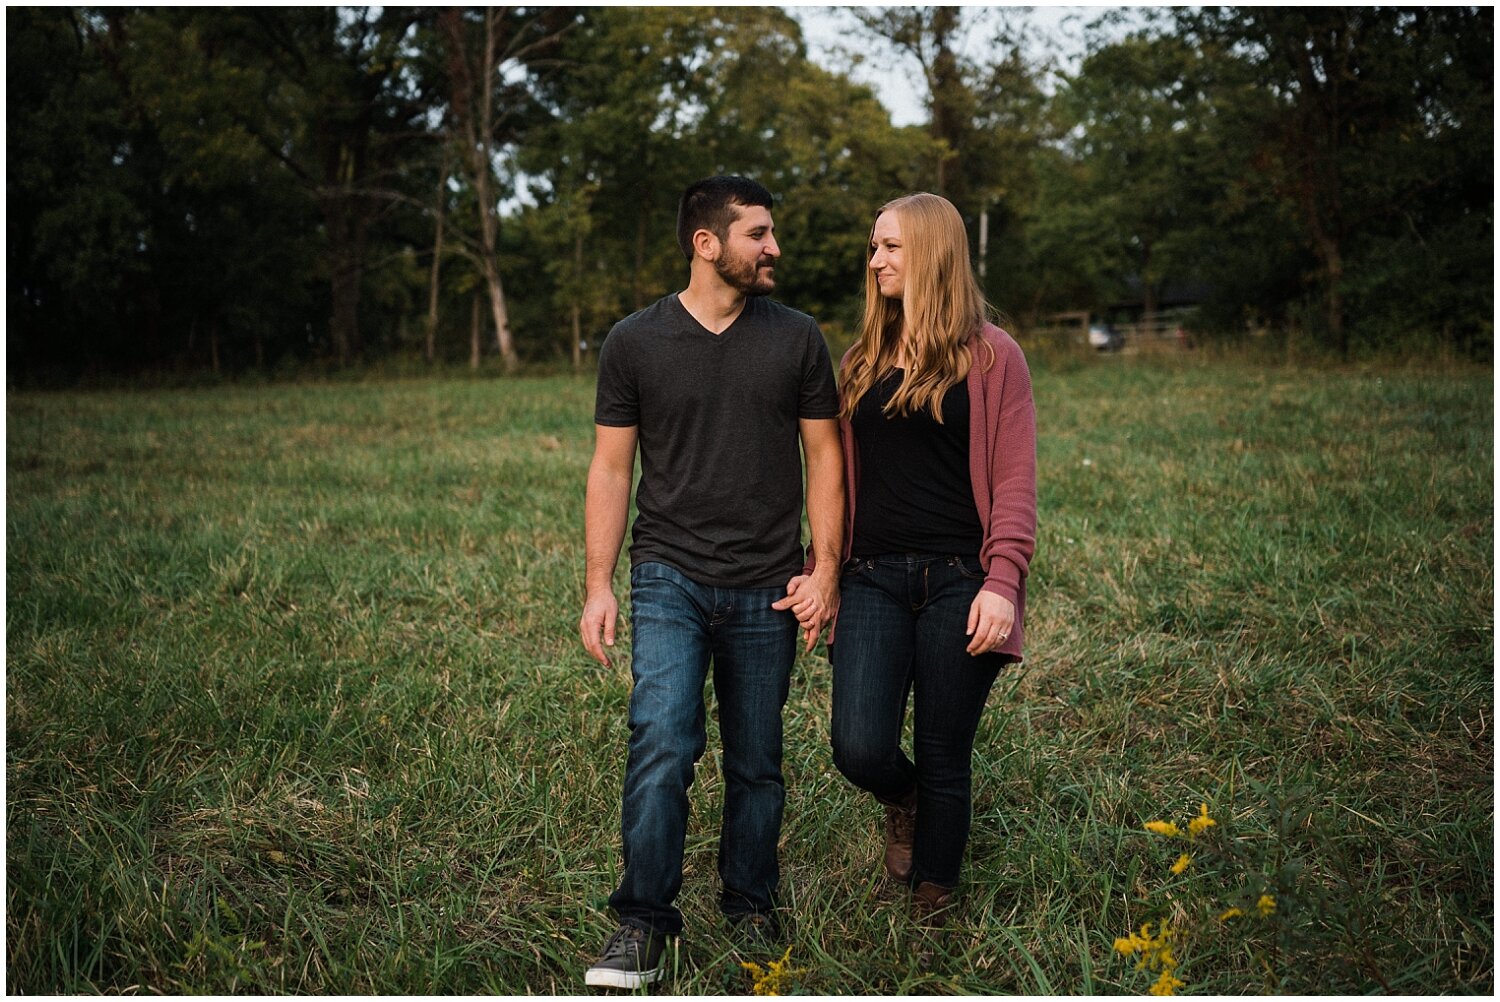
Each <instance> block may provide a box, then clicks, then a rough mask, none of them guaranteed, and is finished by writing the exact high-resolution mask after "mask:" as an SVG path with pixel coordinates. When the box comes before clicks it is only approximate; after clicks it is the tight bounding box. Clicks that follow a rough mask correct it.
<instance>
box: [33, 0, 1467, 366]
mask: <svg viewBox="0 0 1500 1002" xmlns="http://www.w3.org/2000/svg"><path fill="white" fill-rule="evenodd" d="M838 16H840V17H842V18H843V20H844V24H845V26H846V28H847V34H846V49H847V51H846V52H845V53H844V56H843V57H842V61H843V63H844V65H843V67H842V69H841V68H838V67H832V68H831V67H829V66H827V65H820V64H819V63H817V62H814V61H813V60H812V59H810V58H809V55H808V47H807V44H806V42H805V40H804V38H803V34H802V30H801V28H800V26H799V24H798V22H797V21H796V20H795V19H794V18H793V17H792V16H791V15H790V14H789V13H788V12H786V11H785V10H781V9H778V8H748V7H739V8H684V7H674V8H634V9H627V8H617V7H611V8H552V7H505V8H468V7H450V8H427V7H381V8H358V7H345V8H326V7H319V8H311V7H240V8H215V9H206V8H97V9H95V8H61V7H54V8H9V9H8V10H7V12H6V50H7V64H6V76H7V87H8V90H7V134H6V140H7V223H6V264H7V276H8V284H7V335H6V341H7V368H8V372H9V379H10V380H11V381H12V382H15V381H17V380H18V379H20V380H24V379H28V378H36V379H45V378H58V377H61V378H72V377H76V376H78V375H81V374H88V373H101V372H109V373H127V374H128V373H134V372H142V371H152V370H163V369H165V370H184V369H188V370H191V369H202V368H208V369H212V370H214V371H222V372H236V371H244V370H249V369H265V370H273V371H274V370H277V369H280V368H285V367H300V366H305V365H308V364H317V365H327V366H348V365H353V364H357V363H359V362H360V361H362V360H372V359H377V358H382V357H387V356H392V355H409V356H412V357H418V358H425V359H426V360H428V361H433V362H435V361H450V362H451V361H464V360H467V361H468V362H469V363H470V364H472V365H475V366H476V367H477V366H479V365H480V364H481V362H482V360H483V359H485V358H486V357H494V358H498V359H499V362H500V364H501V365H502V366H503V367H504V368H505V369H506V370H514V369H515V368H517V367H518V366H520V365H522V364H523V363H525V362H548V361H553V360H571V361H572V362H573V363H574V364H580V363H581V362H582V361H583V360H584V352H585V351H586V350H587V348H588V347H591V346H595V345H597V343H598V341H599V340H600V339H601V338H602V336H603V334H604V333H605V332H606V331H607V330H608V328H609V326H610V324H612V323H613V322H614V320H616V319H618V318H620V317H622V316H624V315H626V314H628V313H630V312H632V311H633V310H635V309H638V308H640V307H642V306H644V305H645V304H647V303H649V302H650V301H652V300H653V299H655V298H656V297H658V296H660V295H661V294H663V293H664V292H667V291H669V290H671V289H673V288H676V287H677V286H679V285H680V284H681V283H682V281H683V274H684V266H683V262H682V260H681V257H680V254H679V252H678V250H677V248H676V245H675V241H674V239H673V235H672V220H673V217H674V213H675V204H676V199H677V197H678V194H679V193H680V191H681V190H682V188H683V187H684V186H685V185H686V184H688V183H689V182H691V181H692V180H694V179H696V178H698V177H702V176H705V175H708V174H712V173H720V172H733V173H742V174H747V175H750V176H753V177H755V178H757V179H758V180H760V181H762V182H763V183H764V184H766V185H767V186H768V187H769V188H770V189H771V190H772V191H774V192H776V193H777V196H778V204H777V207H776V222H777V227H778V232H779V233H780V234H781V235H782V236H783V238H784V243H785V252H786V253H785V257H784V260H783V267H782V268H781V269H780V275H779V289H778V298H781V299H783V300H785V301H786V302H788V303H790V304H792V305H795V306H797V307H798V308H800V309H803V310H806V311H808V312H810V313H813V314H814V315H815V316H817V317H818V318H819V320H820V321H822V322H823V324H824V326H825V328H826V329H828V330H829V331H830V333H832V334H833V335H835V336H838V335H840V334H841V333H846V332H847V331H849V330H850V329H851V328H852V327H853V325H854V323H855V320H856V318H857V315H858V311H859V309H860V305H861V302H862V291H861V280H862V279H861V276H862V268H863V257H864V253H865V246H866V239H867V235H868V229H869V225H870V222H871V219H872V216H873V213H874V210H875V209H876V207H878V206H879V205H880V204H882V203H883V202H884V201H886V200H888V199H890V198H892V197H894V196H896V195H899V194H903V193H906V192H909V191H914V190H929V191H936V192H939V193H941V194H944V195H945V196H947V197H948V198H949V199H951V200H952V201H953V202H954V203H955V204H956V205H957V206H958V207H959V209H960V211H961V212H962V213H963V214H964V216H965V218H966V220H968V221H969V222H970V223H971V233H972V236H973V240H974V248H975V252H976V256H977V262H978V265H979V268H980V270H981V274H982V279H983V283H984V285H985V289H986V292H987V294H988V295H989V296H990V298H991V300H992V301H993V302H994V303H995V304H996V305H997V306H998V307H999V308H1000V309H1002V310H1003V311H1004V312H1005V313H1006V314H1007V315H1008V316H1009V317H1010V318H1011V320H1012V322H1013V323H1014V324H1015V325H1016V326H1018V327H1019V328H1020V329H1021V330H1022V331H1023V332H1024V331H1025V330H1026V329H1028V328H1029V327H1033V326H1035V325H1037V324H1039V323H1043V322H1045V319H1046V318H1047V317H1048V316H1050V315H1052V314H1054V313H1056V312H1058V311H1063V310H1086V311H1090V312H1093V313H1106V312H1108V311H1110V310H1128V311H1131V312H1132V313H1133V314H1144V315H1147V316H1149V315H1151V314H1153V313H1156V312H1158V311H1159V310H1161V309H1162V308H1163V307H1164V306H1168V305H1174V304H1180V303H1191V304H1193V305H1194V306H1195V308H1196V313H1195V319H1194V321H1193V323H1194V326H1195V330H1197V331H1199V332H1201V333H1202V334H1203V336H1206V337H1208V336H1221V337H1237V336H1242V335H1243V334H1244V332H1246V331H1247V330H1252V329H1261V328H1273V329H1287V328H1295V329H1296V330H1298V331H1301V332H1303V333H1304V335H1305V336H1306V337H1308V338H1310V339H1315V340H1316V341H1318V342H1319V343H1321V344H1322V345H1323V346H1325V347H1326V348H1327V350H1328V351H1329V352H1330V353H1334V354H1337V355H1342V356H1345V357H1348V356H1351V355H1356V354H1358V353H1361V352H1365V351H1369V350H1372V349H1377V350H1378V349H1386V348H1397V349H1407V350H1422V349H1425V348H1428V347H1439V346H1440V347H1444V348H1447V349H1449V350H1452V351H1455V352H1457V353H1467V354H1472V355H1476V356H1480V357H1486V358H1487V357H1488V356H1489V354H1490V352H1491V349H1492V339H1493V246H1494V240H1493V231H1494V222H1493V214H1494V197H1493V173H1492V171H1493V167H1492V164H1493V143H1494V141H1493V118H1494V109H1493V100H1494V99H1493V74H1494V65H1493V33H1494V30H1493V11H1492V10H1490V9H1487V8H1475V7H1444V8H1388V7H1362V8H1356V7H1340V8H1310V7H1298V8H1270V7H1253V8H1228V7H1224V8H1217V7H1207V8H1174V9H1170V10H1161V11H1147V12H1145V13H1144V15H1142V14H1139V13H1138V14H1137V15H1135V20H1134V21H1132V22H1131V23H1130V24H1129V25H1112V24H1110V23H1109V21H1108V18H1107V17H1106V18H1105V19H1102V20H1101V21H1099V22H1097V23H1096V24H1094V25H1092V26H1091V27H1090V28H1089V30H1088V32H1087V33H1086V36H1085V41H1086V53H1085V55H1084V56H1083V57H1082V59H1081V60H1080V62H1079V63H1078V65H1077V66H1076V68H1072V69H1069V70H1068V71H1066V72H1064V71H1061V70H1059V69H1058V67H1057V65H1056V64H1055V60H1053V59H1052V58H1050V57H1048V56H1046V55H1038V54H1037V53H1038V51H1045V50H1039V49H1038V46H1037V45H1036V44H1035V43H1034V40H1033V38H1032V37H1031V36H1032V35H1033V33H1034V32H1035V28H1034V26H1033V24H1032V23H1031V22H1029V21H1028V20H1027V15H1026V13H1025V12H1024V10H1019V9H1015V10H1009V11H995V10H989V11H984V10H978V9H974V8H964V9H961V8H954V7H934V8H913V7H891V8H858V9H848V10H844V11H842V12H841V13H840V14H839V15H838ZM975 32H981V33H983V34H982V37H983V38H985V39H986V40H987V42H988V44H987V45H985V46H983V49H982V51H983V55H981V56H977V57H976V56H974V55H972V54H970V52H971V51H972V49H971V48H970V47H965V46H962V45H961V44H960V40H961V39H963V38H965V37H968V36H972V35H973V34H974V33H975ZM862 58H867V59H870V60H872V61H874V62H876V63H878V64H879V65H880V66H882V67H891V66H895V65H898V62H897V61H898V60H904V61H905V63H902V64H901V65H913V66H916V67H918V68H919V70H920V75H919V82H920V84H919V85H920V87H921V88H922V90H923V93H922V95H921V96H922V98H923V100H924V102H925V108H926V111H927V120H926V121H925V122H924V123H922V124H919V125H913V126H896V125H894V124H893V123H892V121H891V117H890V114H889V113H888V112H887V110H886V109H885V108H884V107H883V106H882V105H881V104H880V103H879V101H878V100H877V99H876V97H875V96H874V94H873V92H872V91H871V90H870V88H868V87H867V86H864V85H861V84H859V83H856V82H855V81H854V80H853V79H852V78H851V75H850V73H851V72H852V67H853V63H854V62H855V61H857V60H859V59H862ZM885 71H886V70H882V72H885Z"/></svg>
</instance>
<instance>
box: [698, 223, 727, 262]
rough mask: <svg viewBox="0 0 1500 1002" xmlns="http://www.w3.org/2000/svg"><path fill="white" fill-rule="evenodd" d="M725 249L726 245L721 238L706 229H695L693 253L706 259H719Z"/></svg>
mask: <svg viewBox="0 0 1500 1002" xmlns="http://www.w3.org/2000/svg"><path fill="white" fill-rule="evenodd" d="M723 250H724V245H723V244H721V243H720V242H719V238H718V237H716V236H714V235H713V233H712V232H710V231H709V230H706V229H700V230H694V231H693V254H694V255H696V256H697V257H701V258H703V260H705V261H717V260H719V254H720V253H721V252H722V251H723Z"/></svg>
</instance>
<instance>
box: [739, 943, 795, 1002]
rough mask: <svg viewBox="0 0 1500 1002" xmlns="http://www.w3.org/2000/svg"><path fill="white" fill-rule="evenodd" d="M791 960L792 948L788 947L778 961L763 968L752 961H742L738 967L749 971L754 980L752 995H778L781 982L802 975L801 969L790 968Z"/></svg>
mask: <svg viewBox="0 0 1500 1002" xmlns="http://www.w3.org/2000/svg"><path fill="white" fill-rule="evenodd" d="M791 959H792V948H791V947H790V946H789V947H787V948H786V952H785V953H783V954H782V955H781V959H780V960H773V961H771V963H770V964H768V965H766V966H765V967H762V966H761V965H759V964H757V963H755V961H753V960H742V961H740V966H741V967H743V968H744V969H745V970H747V971H749V972H750V976H751V977H752V978H754V979H755V986H754V988H753V989H752V991H753V992H754V994H756V995H780V994H781V991H780V989H781V987H782V982H784V981H786V980H787V979H789V978H791V977H792V976H793V975H796V974H801V973H803V969H802V968H794V967H792V966H791Z"/></svg>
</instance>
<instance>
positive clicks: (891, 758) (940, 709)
mask: <svg viewBox="0 0 1500 1002" xmlns="http://www.w3.org/2000/svg"><path fill="white" fill-rule="evenodd" d="M983 583H984V572H983V570H982V569H981V567H980V564H979V561H978V560H976V559H974V558H971V557H954V556H942V555H924V554H894V555H890V556H881V557H868V558H858V559H854V560H850V561H848V562H847V563H846V564H845V565H844V572H843V575H842V578H841V580H840V584H839V590H840V606H839V618H838V626H837V628H836V632H835V634H834V639H835V642H834V644H833V645H832V647H830V648H829V660H830V661H831V662H832V663H833V723H832V732H833V733H832V737H833V761H834V764H835V765H836V766H838V769H839V771H840V772H842V773H843V774H844V776H845V778H847V779H848V780H849V781H850V782H851V783H853V784H854V785H855V786H858V787H860V788H861V789H864V790H868V791H869V792H870V793H873V794H874V795H875V796H876V798H877V799H879V800H881V801H884V802H886V803H895V802H898V801H900V800H902V799H903V798H905V797H907V796H908V795H910V794H911V793H912V791H913V790H915V791H916V794H917V825H916V831H915V832H914V835H913V842H912V876H911V881H912V884H913V886H915V885H916V884H918V883H921V882H923V881H930V882H931V883H934V884H939V885H941V886H943V887H954V886H956V885H957V884H958V877H959V869H960V866H961V864H962V862H963V855H964V849H965V847H966V846H967V845H968V841H969V821H970V815H971V813H972V806H971V805H972V800H971V796H972V794H971V776H972V772H971V761H972V757H973V750H974V735H975V734H976V733H977V731H978V729H979V717H980V714H981V713H982V712H983V711H984V704H985V700H986V699H987V698H988V696H989V692H990V687H991V686H992V685H993V684H994V682H995V678H996V676H997V674H998V673H999V670H1000V668H1001V667H1002V666H1003V665H1004V663H1005V657H1004V656H1003V655H1000V654H995V653H989V654H981V655H979V656H978V657H975V656H973V655H971V654H969V653H968V651H967V650H965V648H966V647H967V646H968V644H969V637H968V635H967V634H966V633H965V632H964V631H965V629H966V627H967V626H968V618H969V608H970V606H971V605H973V603H974V596H975V595H977V594H978V593H979V587H980V585H981V584H983ZM908 693H910V694H911V695H912V696H913V700H912V702H913V708H912V758H914V759H915V760H916V761H915V762H913V761H912V759H911V758H907V756H906V755H905V753H904V752H902V750H901V724H902V720H903V719H904V718H905V716H906V701H907V695H908Z"/></svg>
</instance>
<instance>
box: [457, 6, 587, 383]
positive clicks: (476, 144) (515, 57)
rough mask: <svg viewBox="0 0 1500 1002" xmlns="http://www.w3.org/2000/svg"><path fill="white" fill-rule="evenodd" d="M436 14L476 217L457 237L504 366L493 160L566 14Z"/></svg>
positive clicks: (512, 355) (506, 331)
mask: <svg viewBox="0 0 1500 1002" xmlns="http://www.w3.org/2000/svg"><path fill="white" fill-rule="evenodd" d="M438 20H439V32H440V35H441V37H442V42H443V45H444V46H445V56H446V71H447V78H448V84H449V88H450V90H449V104H448V109H447V116H446V119H447V123H448V126H449V128H450V130H451V142H452V143H453V145H454V147H455V148H456V150H457V152H458V155H457V157H456V158H455V164H456V166H457V169H458V170H459V172H460V173H461V174H462V176H463V178H464V181H465V183H466V184H467V185H468V186H469V187H470V188H471V189H472V190H473V195H474V208H475V212H476V216H477V218H476V222H477V223H478V228H477V231H475V232H474V233H473V234H472V235H469V236H467V237H464V238H463V242H464V247H465V249H466V252H467V254H468V256H469V257H470V259H471V260H472V261H473V263H474V264H475V266H476V267H477V269H478V270H479V272H480V274H481V275H483V276H484V282H485V288H486V290H487V292H488V296H489V305H490V312H491V317H492V319H493V321H494V324H495V336H496V342H497V346H498V348H499V350H500V357H501V358H502V359H503V360H504V363H505V368H506V371H507V372H511V371H514V370H515V369H516V367H517V366H518V365H519V364H520V358H519V356H518V355H517V353H516V347H515V337H514V335H513V334H512V332H511V328H510V311H509V309H508V308H507V306H506V301H505V286H504V283H503V281H502V279H501V275H500V263H499V260H498V257H497V255H498V251H499V230H500V205H499V202H500V199H499V198H498V197H497V191H496V161H497V160H498V158H499V156H500V152H501V150H502V148H503V147H504V146H505V145H506V144H507V143H510V142H514V141H515V140H516V139H517V137H518V135H519V133H520V132H521V131H522V130H523V129H524V125H525V116H526V112H527V110H528V107H529V105H530V102H531V97H530V94H529V92H528V90H527V86H528V82H529V74H530V72H531V71H532V70H533V69H534V68H535V67H536V66H538V65H540V64H541V62H542V61H543V60H544V59H545V58H546V57H547V56H548V54H549V53H550V52H551V51H552V50H555V49H556V47H557V45H558V43H559V41H560V39H561V38H562V36H563V34H564V33H565V32H566V30H567V28H568V27H569V25H570V23H571V15H568V14H566V13H565V12H563V11H560V10H558V9H553V8H544V9H542V10H540V11H539V12H533V11H529V10H524V9H514V8H506V9H500V8H493V7H486V8H481V9H479V10H478V11H470V10H468V9H466V8H461V7H449V8H446V9H444V10H443V12H442V13H441V14H440V15H439V18H438ZM459 232H460V233H462V232H463V231H459Z"/></svg>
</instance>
